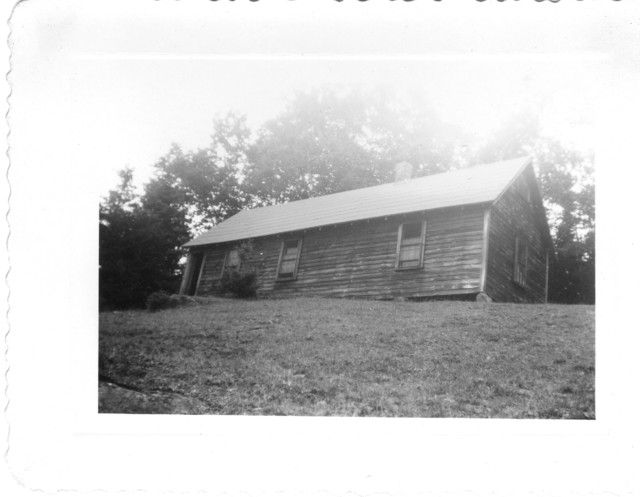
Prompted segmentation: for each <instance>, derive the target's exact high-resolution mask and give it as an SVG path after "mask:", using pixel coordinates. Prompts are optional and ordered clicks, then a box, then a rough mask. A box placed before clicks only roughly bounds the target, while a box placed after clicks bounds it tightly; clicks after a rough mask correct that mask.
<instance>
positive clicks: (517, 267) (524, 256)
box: [513, 238, 529, 286]
mask: <svg viewBox="0 0 640 497" xmlns="http://www.w3.org/2000/svg"><path fill="white" fill-rule="evenodd" d="M528 265H529V247H528V246H527V245H526V244H525V243H524V242H523V241H522V240H521V239H520V238H516V250H515V255H514V262H513V281H515V282H516V283H517V284H518V285H521V286H526V285H527V270H528Z"/></svg>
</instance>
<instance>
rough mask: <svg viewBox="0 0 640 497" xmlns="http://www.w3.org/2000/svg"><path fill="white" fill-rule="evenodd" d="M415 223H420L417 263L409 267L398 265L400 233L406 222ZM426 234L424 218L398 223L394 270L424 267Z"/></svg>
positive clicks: (400, 242) (400, 246)
mask: <svg viewBox="0 0 640 497" xmlns="http://www.w3.org/2000/svg"><path fill="white" fill-rule="evenodd" d="M417 223H421V232H420V259H419V261H418V265H417V266H410V267H400V249H401V248H402V235H403V231H404V226H405V225H407V224H417ZM426 235H427V221H426V219H423V220H422V221H407V222H404V223H400V226H398V241H397V245H396V271H410V270H412V269H422V268H423V267H424V245H425V239H426Z"/></svg>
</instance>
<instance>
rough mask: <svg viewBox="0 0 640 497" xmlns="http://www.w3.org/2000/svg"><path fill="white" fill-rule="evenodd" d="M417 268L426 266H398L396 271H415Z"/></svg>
mask: <svg viewBox="0 0 640 497" xmlns="http://www.w3.org/2000/svg"><path fill="white" fill-rule="evenodd" d="M416 269H424V266H411V267H397V268H395V269H394V271H415V270H416Z"/></svg>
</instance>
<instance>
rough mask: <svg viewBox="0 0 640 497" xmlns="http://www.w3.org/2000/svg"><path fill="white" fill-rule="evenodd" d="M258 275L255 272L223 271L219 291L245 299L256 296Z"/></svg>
mask: <svg viewBox="0 0 640 497" xmlns="http://www.w3.org/2000/svg"><path fill="white" fill-rule="evenodd" d="M257 283H258V277H257V275H256V273H255V272H244V273H241V272H239V271H236V270H231V271H225V272H224V274H223V275H222V278H220V291H221V292H222V293H231V294H232V295H234V296H235V297H238V298H241V299H246V298H250V297H255V296H256V289H257Z"/></svg>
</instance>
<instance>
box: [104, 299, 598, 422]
mask: <svg viewBox="0 0 640 497" xmlns="http://www.w3.org/2000/svg"><path fill="white" fill-rule="evenodd" d="M594 342H595V326H594V308H593V307H589V306H557V305H516V304H480V303H475V302H422V303H413V302H371V301H353V300H329V299H297V300H271V301H268V300H254V301H239V300H225V299H212V300H210V301H208V302H204V303H202V304H201V305H199V306H192V307H186V308H178V309H172V310H166V311H160V312H157V313H147V312H141V311H140V312H138V311H131V312H122V313H101V315H100V366H99V368H100V373H101V374H102V375H103V377H105V378H109V379H111V380H112V381H113V382H115V383H119V384H121V385H126V386H127V387H129V389H128V390H127V389H125V390H126V391H120V390H119V388H120V387H116V386H114V385H105V384H102V385H101V386H100V389H101V390H100V412H146V413H151V412H158V413H169V412H173V413H189V414H205V413H209V414H268V415H336V416H354V415H355V416H412V417H503V418H570V419H593V418H594V417H595V392H594V379H595V349H594V345H595V343H594Z"/></svg>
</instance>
